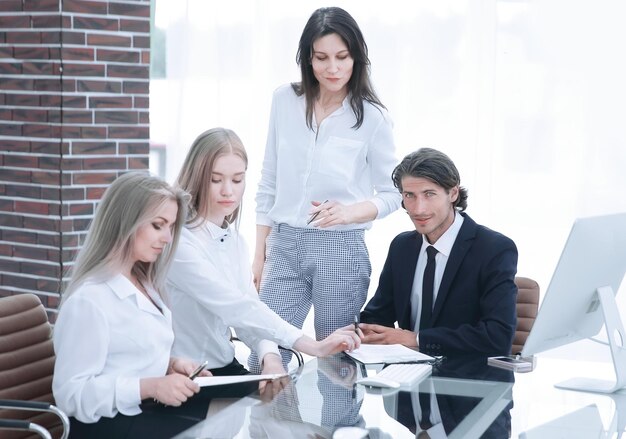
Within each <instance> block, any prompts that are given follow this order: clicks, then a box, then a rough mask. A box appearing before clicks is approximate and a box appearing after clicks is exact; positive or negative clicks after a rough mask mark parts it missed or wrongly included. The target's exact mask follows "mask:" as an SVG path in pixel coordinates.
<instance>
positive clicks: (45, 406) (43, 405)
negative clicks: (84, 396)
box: [0, 399, 70, 439]
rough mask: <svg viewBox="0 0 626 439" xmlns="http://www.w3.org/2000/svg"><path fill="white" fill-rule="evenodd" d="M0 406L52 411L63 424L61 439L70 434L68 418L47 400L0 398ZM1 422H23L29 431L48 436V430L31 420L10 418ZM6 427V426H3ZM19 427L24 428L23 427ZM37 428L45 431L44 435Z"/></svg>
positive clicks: (14, 408)
mask: <svg viewBox="0 0 626 439" xmlns="http://www.w3.org/2000/svg"><path fill="white" fill-rule="evenodd" d="M0 408H4V409H13V410H27V411H38V412H48V413H53V414H55V415H56V416H58V417H59V419H61V424H63V435H62V436H61V438H62V439H67V437H68V436H69V434H70V420H69V418H68V417H67V415H66V414H65V413H64V412H63V411H62V410H61V409H59V408H58V407H57V406H55V405H53V404H50V403H47V402H40V401H22V400H16V399H0ZM1 422H3V423H4V422H12V423H23V424H29V425H30V427H29V428H26V430H30V431H34V432H36V433H38V434H39V435H40V436H42V437H47V438H49V437H50V434H49V433H48V431H47V430H46V429H44V428H43V427H41V426H40V425H38V424H35V423H33V422H28V421H10V420H2V421H1ZM5 428H8V427H5ZM20 429H24V428H23V427H22V428H20ZM38 429H41V430H43V431H44V432H45V435H42V432H41V431H39V430H38Z"/></svg>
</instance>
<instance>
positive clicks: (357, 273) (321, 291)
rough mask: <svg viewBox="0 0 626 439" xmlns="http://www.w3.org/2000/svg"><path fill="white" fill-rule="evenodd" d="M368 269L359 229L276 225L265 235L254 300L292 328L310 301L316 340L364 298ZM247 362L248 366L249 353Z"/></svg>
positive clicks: (349, 319) (350, 315)
mask: <svg viewBox="0 0 626 439" xmlns="http://www.w3.org/2000/svg"><path fill="white" fill-rule="evenodd" d="M371 271H372V267H371V264H370V260H369V253H368V251H367V247H366V245H365V240H364V230H362V229H360V230H342V231H336V230H320V229H310V228H297V227H291V226H288V225H286V224H278V225H275V226H274V227H273V228H272V231H271V232H270V234H269V236H268V238H267V243H266V262H265V267H264V269H263V277H262V281H261V291H260V298H261V300H262V301H263V302H265V303H266V304H267V306H269V307H270V308H271V309H272V310H274V312H276V313H277V314H278V315H279V316H281V317H282V318H283V319H284V320H286V321H287V322H289V323H291V324H292V325H294V326H297V327H298V328H302V325H303V324H304V320H305V319H306V316H307V314H308V313H309V311H310V309H311V305H313V310H314V326H315V336H316V338H317V339H318V340H321V339H323V338H325V337H327V336H328V335H329V334H330V333H332V332H333V331H334V330H336V329H337V328H340V327H342V326H346V325H348V324H350V323H353V322H354V316H355V315H358V314H359V312H360V311H361V308H362V307H363V304H364V303H365V299H366V298H367V289H368V287H369V282H370V274H371ZM289 356H290V354H288V353H286V354H283V357H284V359H285V358H289ZM250 360H251V361H249V364H250V366H251V367H252V368H254V366H253V365H254V361H255V358H254V356H251V358H250ZM256 361H258V360H256Z"/></svg>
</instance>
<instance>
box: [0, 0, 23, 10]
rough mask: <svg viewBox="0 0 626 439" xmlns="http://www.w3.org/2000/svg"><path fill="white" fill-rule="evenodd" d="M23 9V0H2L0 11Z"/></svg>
mask: <svg viewBox="0 0 626 439" xmlns="http://www.w3.org/2000/svg"><path fill="white" fill-rule="evenodd" d="M22 10H23V8H22V0H3V1H1V2H0V11H2V12H19V11H22Z"/></svg>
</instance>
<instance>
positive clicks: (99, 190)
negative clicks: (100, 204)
mask: <svg viewBox="0 0 626 439" xmlns="http://www.w3.org/2000/svg"><path fill="white" fill-rule="evenodd" d="M105 190H106V187H90V188H87V197H86V199H87V200H99V199H101V198H102V194H104V191H105Z"/></svg>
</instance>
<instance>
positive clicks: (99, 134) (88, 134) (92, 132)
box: [80, 127, 107, 139]
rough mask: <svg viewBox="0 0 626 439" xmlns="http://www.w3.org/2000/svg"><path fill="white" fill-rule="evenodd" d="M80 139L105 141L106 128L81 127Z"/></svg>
mask: <svg viewBox="0 0 626 439" xmlns="http://www.w3.org/2000/svg"><path fill="white" fill-rule="evenodd" d="M80 137H81V139H106V137H107V129H106V127H83V128H81V129H80Z"/></svg>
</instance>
